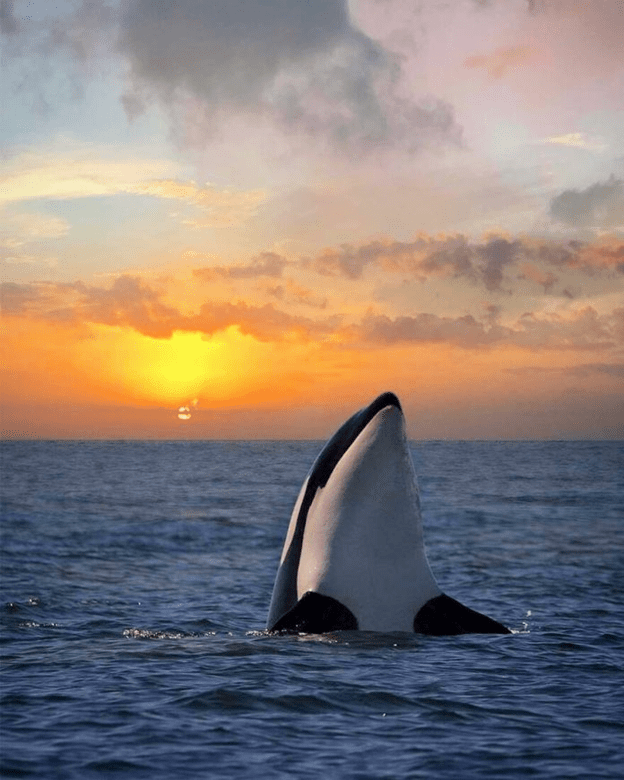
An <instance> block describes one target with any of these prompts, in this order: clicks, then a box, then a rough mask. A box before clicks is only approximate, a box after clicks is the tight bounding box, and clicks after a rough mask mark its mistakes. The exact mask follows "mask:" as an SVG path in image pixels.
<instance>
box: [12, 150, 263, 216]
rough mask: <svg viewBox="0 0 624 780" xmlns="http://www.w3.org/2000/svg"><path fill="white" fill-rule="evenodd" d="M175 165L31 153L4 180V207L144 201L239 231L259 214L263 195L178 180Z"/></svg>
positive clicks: (92, 154) (83, 153) (86, 153)
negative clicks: (167, 203)
mask: <svg viewBox="0 0 624 780" xmlns="http://www.w3.org/2000/svg"><path fill="white" fill-rule="evenodd" d="M174 170H175V168H174V166H173V164H171V163H169V162H167V161H162V160H149V159H143V160H142V159H125V160H124V159H122V160H116V159H110V158H107V157H104V156H100V155H99V154H98V152H97V150H93V149H91V148H89V147H85V148H83V149H75V150H72V151H60V152H59V153H54V151H50V152H36V151H26V152H22V153H21V154H19V155H16V157H15V158H14V159H13V160H12V161H11V163H10V165H8V166H6V167H5V169H4V171H3V173H2V175H0V206H1V205H2V204H3V203H5V204H6V203H16V202H23V201H28V200H71V199H77V198H90V197H101V196H113V195H120V194H127V195H144V196H148V197H153V198H160V199H164V200H171V201H173V202H176V201H177V202H180V203H183V204H185V205H186V206H190V207H191V208H192V209H194V210H195V211H194V212H191V213H190V214H188V213H185V214H183V215H181V216H180V221H181V222H182V223H183V224H185V225H188V226H190V227H196V228H202V227H212V226H215V225H234V224H238V223H240V222H243V221H245V220H246V219H248V218H249V217H251V216H252V215H253V214H255V212H256V210H257V208H258V206H259V205H260V204H261V203H262V202H263V201H264V200H265V198H266V193H265V192H264V191H263V190H232V189H220V188H218V187H215V186H214V185H212V184H205V185H203V186H200V185H198V184H197V183H196V182H193V181H182V180H179V179H175V178H172V177H171V176H168V175H167V174H171V173H172V172H173V171H174Z"/></svg>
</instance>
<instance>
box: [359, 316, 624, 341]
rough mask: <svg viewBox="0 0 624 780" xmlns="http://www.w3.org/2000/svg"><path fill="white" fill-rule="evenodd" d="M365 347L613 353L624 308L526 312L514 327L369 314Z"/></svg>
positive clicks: (363, 327)
mask: <svg viewBox="0 0 624 780" xmlns="http://www.w3.org/2000/svg"><path fill="white" fill-rule="evenodd" d="M354 336H356V337H357V338H359V339H361V340H362V341H363V342H365V343H379V344H395V343H412V342H415V343H447V344H453V345H455V346H458V347H463V348H465V349H476V348H481V347H492V346H495V345H507V346H509V345H513V346H517V347H522V348H525V349H531V350H543V349H557V350H594V351H595V350H608V349H611V348H613V347H615V346H618V347H622V346H624V308H622V309H616V310H615V311H613V312H612V313H611V314H610V315H607V314H605V315H599V314H598V313H597V312H596V310H595V309H593V308H592V307H589V306H588V307H586V308H584V309H581V310H579V311H576V312H573V313H572V315H571V316H569V317H567V318H566V317H562V316H561V315H558V314H550V315H536V314H534V313H531V312H529V313H526V314H524V315H522V317H520V318H519V319H518V320H517V321H516V322H515V323H514V324H513V326H503V325H500V324H499V323H498V322H491V321H487V320H486V322H479V321H478V320H476V319H475V318H474V317H473V316H472V315H470V314H468V315H464V316H462V317H440V316H438V315H435V314H424V313H421V314H417V315H415V316H403V317H396V318H394V319H393V318H391V317H388V316H386V315H375V314H369V315H367V316H366V317H365V318H364V319H363V320H362V322H361V323H360V325H359V326H357V327H356V328H355V329H354Z"/></svg>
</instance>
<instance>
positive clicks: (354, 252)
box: [301, 234, 624, 293]
mask: <svg viewBox="0 0 624 780" xmlns="http://www.w3.org/2000/svg"><path fill="white" fill-rule="evenodd" d="M301 262H302V264H303V266H304V267H306V268H309V269H311V270H314V271H316V273H318V274H322V275H323V276H342V277H344V278H346V279H352V280H356V279H359V278H361V276H362V275H363V273H364V271H365V269H366V268H368V267H376V268H380V269H382V270H384V271H387V272H390V273H397V274H404V275H405V276H407V277H411V278H413V279H416V280H418V281H425V280H427V279H429V278H430V277H436V276H437V277H452V278H465V279H467V280H469V281H470V282H472V283H474V284H480V285H483V286H484V287H485V288H486V289H487V290H489V291H490V292H502V291H505V286H504V285H505V284H509V283H510V281H509V280H507V281H506V277H505V272H506V271H508V270H509V269H510V268H511V267H512V266H514V265H516V264H521V270H522V273H521V275H520V278H524V279H529V280H531V281H534V282H536V283H537V284H539V285H541V286H542V287H543V288H544V292H547V293H550V292H551V291H552V290H553V287H554V285H555V284H556V282H557V281H558V278H557V277H556V276H555V275H554V274H553V273H552V272H550V271H542V270H540V269H539V268H537V267H536V266H535V263H540V264H542V265H549V266H554V267H556V268H559V269H565V268H568V269H574V270H579V271H581V272H583V273H586V274H588V275H592V274H596V273H600V272H610V273H624V241H620V240H617V239H605V240H604V241H602V242H597V243H594V244H586V243H583V242H580V241H567V242H564V243H560V242H554V241H546V240H541V239H533V238H528V237H520V238H516V239H513V240H512V239H509V238H506V237H504V236H491V237H488V238H485V239H484V240H482V241H473V240H472V239H471V238H470V237H469V236H465V235H461V234H456V235H449V236H444V235H440V236H435V237H434V236H427V235H424V234H421V235H418V236H417V237H416V238H415V239H414V241H407V242H406V241H371V242H369V243H367V244H361V245H353V244H342V245H341V246H339V247H337V248H328V249H325V250H323V251H322V252H321V253H320V254H319V255H317V256H316V257H313V258H309V257H307V258H303V259H302V261H301Z"/></svg>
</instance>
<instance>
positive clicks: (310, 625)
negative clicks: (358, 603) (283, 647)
mask: <svg viewBox="0 0 624 780" xmlns="http://www.w3.org/2000/svg"><path fill="white" fill-rule="evenodd" d="M357 628H358V623H357V620H356V619H355V615H354V614H353V612H351V610H350V609H347V607H345V606H344V604H341V603H340V602H339V601H336V599H333V598H332V597H331V596H323V595H322V594H320V593H314V591H311V590H309V591H308V592H307V593H304V594H303V596H302V597H301V598H300V599H299V601H298V602H297V604H296V605H295V606H294V607H293V608H292V609H291V610H290V612H287V613H286V614H285V615H284V616H283V617H281V618H280V619H279V620H278V621H277V623H276V624H275V625H274V626H273V628H272V629H271V630H272V631H279V632H283V633H288V634H326V633H327V632H328V631H357Z"/></svg>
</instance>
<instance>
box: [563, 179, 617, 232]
mask: <svg viewBox="0 0 624 780" xmlns="http://www.w3.org/2000/svg"><path fill="white" fill-rule="evenodd" d="M550 216H551V217H552V218H553V219H554V220H556V221H557V222H563V223H564V224H566V225H572V226H573V227H602V228H613V227H619V226H622V225H624V182H623V181H622V180H621V179H616V178H615V177H614V176H612V177H611V178H610V179H609V180H608V181H606V182H604V183H601V182H598V183H596V184H592V185H591V186H590V187H587V188H586V189H584V190H565V191H564V192H562V193H561V194H560V195H557V196H556V197H555V198H553V199H552V201H551V202H550Z"/></svg>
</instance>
